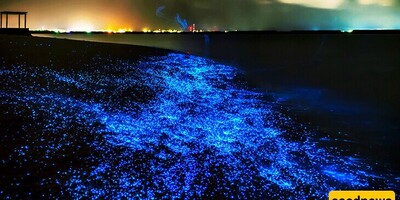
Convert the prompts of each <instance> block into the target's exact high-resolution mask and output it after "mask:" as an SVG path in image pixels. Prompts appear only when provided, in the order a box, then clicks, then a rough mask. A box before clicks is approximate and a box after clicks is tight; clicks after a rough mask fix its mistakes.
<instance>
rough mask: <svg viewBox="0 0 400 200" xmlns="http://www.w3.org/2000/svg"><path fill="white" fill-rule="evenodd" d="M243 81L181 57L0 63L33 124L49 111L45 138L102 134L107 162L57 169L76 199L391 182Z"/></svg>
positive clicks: (278, 193) (258, 193) (299, 190)
mask: <svg viewBox="0 0 400 200" xmlns="http://www.w3.org/2000/svg"><path fill="white" fill-rule="evenodd" d="M99 63H113V64H110V65H104V64H99ZM239 75H240V72H239V71H238V70H237V69H235V68H233V67H230V66H225V65H220V64H217V63H215V62H213V61H211V60H207V59H203V58H200V57H195V56H189V55H184V54H169V55H167V56H157V57H150V58H144V59H143V60H142V61H141V62H139V63H129V62H127V61H115V60H112V59H107V58H101V57H97V58H94V59H93V66H86V67H83V68H82V69H81V70H72V69H71V70H61V71H60V70H59V71H57V70H53V69H50V68H47V67H37V68H35V67H30V68H28V67H22V66H13V67H12V68H6V67H3V68H1V69H0V77H1V78H3V80H6V81H5V86H3V91H1V93H0V97H1V100H2V103H3V104H10V103H11V104H18V105H23V106H26V107H27V108H30V109H31V110H32V116H33V117H35V116H37V115H38V113H45V114H46V116H47V118H46V123H45V127H46V130H43V131H50V132H57V131H60V130H61V131H62V130H63V129H65V128H66V127H68V126H73V125H74V124H80V125H83V126H84V127H86V129H87V130H88V131H89V132H90V133H91V134H96V135H99V136H102V138H103V139H104V140H99V141H95V142H93V143H92V144H90V145H91V146H92V147H93V148H94V149H96V151H97V152H101V154H98V155H97V154H96V155H93V159H96V160H98V162H99V165H97V166H91V170H90V172H87V171H85V170H79V169H70V170H68V171H65V172H60V173H61V174H64V175H65V174H66V175H67V176H68V177H69V180H68V181H66V183H65V187H66V188H67V191H68V192H69V193H70V194H71V195H72V196H73V197H85V196H87V197H94V198H101V197H105V198H107V197H108V198H110V197H113V198H122V197H128V198H135V197H141V198H153V197H161V196H168V197H171V198H195V197H197V198H199V197H202V198H207V197H218V196H219V197H224V198H240V199H243V198H257V199H258V198H278V197H280V198H283V197H286V198H300V199H303V198H305V197H314V198H326V196H327V194H328V192H329V191H330V190H333V189H362V188H368V189H379V188H381V187H383V188H385V189H388V188H391V187H394V186H395V184H394V183H396V181H394V177H392V176H393V175H391V174H387V173H385V174H380V173H378V172H376V171H375V170H374V168H373V167H372V166H369V165H368V164H366V163H367V161H366V160H364V159H360V158H359V156H357V155H353V156H348V155H347V156H346V155H342V150H341V149H332V148H328V147H326V148H325V147H321V146H319V145H318V143H317V142H316V141H317V139H315V138H313V133H312V132H309V131H308V130H307V129H306V127H304V126H303V125H301V124H295V123H293V121H292V120H291V119H290V118H289V117H287V116H285V115H284V114H282V113H280V112H279V111H278V110H276V109H275V108H276V107H275V106H276V105H275V101H274V100H266V98H265V94H262V93H259V92H257V91H254V90H251V89H248V88H247V87H246V86H245V84H244V83H243V82H241V81H240V80H241V79H239V78H238V76H239ZM282 125H286V126H291V128H292V129H290V130H288V129H284V128H281V127H283V126H282ZM66 134H74V133H66ZM294 136H296V137H294ZM293 137H294V138H299V139H290V138H293ZM64 142H65V143H68V141H64ZM57 145H65V144H54V146H51V147H43V148H47V149H49V154H50V155H52V153H51V152H53V154H54V152H56V149H57V148H58V147H57ZM53 156H55V155H53ZM377 181H380V182H382V184H376V182H377Z"/></svg>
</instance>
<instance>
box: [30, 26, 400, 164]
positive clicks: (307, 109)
mask: <svg viewBox="0 0 400 200" xmlns="http://www.w3.org/2000/svg"><path fill="white" fill-rule="evenodd" d="M33 36H35V37H50V38H62V39H69V40H81V41H91V42H104V43H116V44H127V45H139V46H148V47H156V48H163V49H169V50H172V51H177V52H183V53H186V54H191V55H196V56H201V57H205V58H209V59H213V60H215V61H217V62H220V63H222V64H226V65H230V66H234V67H236V68H237V69H238V70H241V71H243V73H244V74H245V77H246V80H247V81H248V84H249V85H250V86H251V87H253V88H255V89H256V90H258V91H261V92H264V93H265V94H267V95H269V96H271V97H273V98H275V99H276V102H277V103H278V104H279V105H280V106H281V108H282V109H283V110H285V112H287V113H288V114H289V115H291V116H292V118H293V119H295V120H296V121H298V122H299V123H304V124H306V125H307V126H308V127H310V129H312V130H314V131H315V132H316V133H318V134H321V137H322V138H323V137H324V136H329V135H331V136H334V137H339V138H342V141H347V142H342V144H338V146H339V148H346V149H350V151H352V152H353V153H354V154H359V155H368V157H369V158H372V160H375V161H376V162H377V163H381V164H382V166H383V167H385V168H387V167H388V166H389V168H390V169H400V164H399V163H400V158H399V157H400V156H399V155H400V150H399V149H400V148H399V147H400V123H399V119H400V115H399V111H400V106H399V105H400V104H399V103H398V102H400V56H398V55H399V53H400V51H399V49H400V42H396V41H400V40H399V37H400V35H398V34H349V33H341V34H337V33H335V34H330V33H321V34H316V33H314V34H307V33H297V34H295V33H291V34H283V33H193V34H192V33H185V34H150V33H146V34H145V33H143V34H90V33H83V34H33Z"/></svg>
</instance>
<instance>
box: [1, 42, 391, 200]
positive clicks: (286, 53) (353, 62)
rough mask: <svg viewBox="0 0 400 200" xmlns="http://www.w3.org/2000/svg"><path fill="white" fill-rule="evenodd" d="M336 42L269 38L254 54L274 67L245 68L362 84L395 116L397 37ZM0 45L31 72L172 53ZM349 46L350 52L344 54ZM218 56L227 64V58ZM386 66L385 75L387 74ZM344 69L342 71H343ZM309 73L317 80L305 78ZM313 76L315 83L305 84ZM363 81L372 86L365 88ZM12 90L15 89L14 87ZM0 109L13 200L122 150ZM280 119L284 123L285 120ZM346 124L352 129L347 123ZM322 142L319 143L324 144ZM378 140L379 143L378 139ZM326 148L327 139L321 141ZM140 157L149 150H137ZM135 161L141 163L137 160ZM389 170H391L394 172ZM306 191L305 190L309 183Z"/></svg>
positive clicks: (4, 181)
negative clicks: (96, 145)
mask: <svg viewBox="0 0 400 200" xmlns="http://www.w3.org/2000/svg"><path fill="white" fill-rule="evenodd" d="M388 39H390V38H388ZM254 40H256V39H254ZM336 40H337V42H332V40H329V41H330V42H329V43H328V44H325V45H328V46H329V47H325V48H324V49H325V50H324V51H319V52H315V51H314V50H315V48H314V47H315V45H319V44H320V43H318V42H316V43H315V44H314V43H313V42H311V43H310V41H308V42H307V40H302V41H300V43H297V42H299V41H297V40H296V41H295V39H293V38H291V39H288V40H284V41H286V43H285V44H282V43H274V42H273V41H274V40H273V39H271V41H270V43H274V46H273V47H274V48H271V47H270V48H266V49H264V48H261V47H259V48H261V49H259V52H263V53H260V55H253V56H265V55H268V56H267V57H265V59H263V60H264V61H265V62H267V63H268V65H270V66H275V67H276V68H272V69H270V70H271V72H273V73H266V72H262V73H260V72H258V73H257V72H251V70H249V71H250V75H249V77H255V76H263V74H264V75H265V74H270V75H268V76H266V77H269V78H271V79H275V80H274V82H273V83H272V84H277V85H279V84H280V83H282V82H284V81H285V80H290V81H292V83H293V84H298V83H299V82H308V83H306V84H311V85H323V86H326V87H328V88H334V89H335V91H336V92H338V93H340V91H343V93H344V96H346V97H347V96H349V95H348V93H351V91H352V90H354V91H358V90H361V92H359V93H357V94H356V97H355V98H356V99H357V98H360V97H361V98H362V97H363V95H366V96H368V95H376V96H375V97H373V101H374V102H376V101H377V102H383V106H384V107H385V109H384V110H385V111H386V110H389V111H390V110H391V109H393V110H392V111H390V115H385V116H390V118H391V119H390V120H393V118H394V119H397V118H396V115H397V114H398V113H397V111H398V104H396V103H395V101H396V100H397V99H399V97H398V96H399V91H397V90H396V88H398V87H399V86H398V85H395V84H396V83H397V82H398V79H397V77H399V76H398V73H399V69H398V68H399V67H398V59H392V58H393V56H394V53H393V52H396V51H398V49H397V48H396V47H397V46H396V45H397V43H396V44H395V45H394V46H389V47H388V48H387V49H386V48H384V46H380V44H381V43H380V42H379V41H368V40H367V41H363V39H361V40H360V39H357V40H351V39H350V38H342V37H341V38H337V39H336ZM343 40H351V42H348V41H347V43H346V41H343ZM355 41H356V42H360V45H364V44H365V45H366V46H367V47H366V48H365V52H359V50H360V46H357V47H356V49H352V45H350V46H341V45H343V44H348V43H350V44H352V43H354V42H355ZM302 42H304V43H302ZM364 42H365V43H364ZM368 42H372V43H374V42H375V46H376V45H377V46H379V48H378V49H375V50H373V51H372V52H371V50H370V49H368V44H370V43H368ZM388 42H390V41H386V43H388ZM393 42H395V41H393ZM220 43H221V44H225V43H226V44H229V41H224V40H221V41H220ZM361 43H362V44H361ZM373 46H374V45H373ZM0 47H1V49H0V65H2V66H5V68H8V69H12V68H13V67H16V66H22V68H26V70H27V71H29V70H30V69H29V68H30V67H32V68H34V67H36V68H40V67H42V66H45V67H46V68H50V69H52V70H54V71H60V72H64V71H66V72H68V71H69V72H73V71H74V70H76V71H85V70H87V71H90V69H96V66H97V65H113V64H114V63H93V58H95V57H100V58H106V59H107V58H112V59H110V60H111V62H114V61H115V59H114V58H116V59H120V60H125V61H126V62H128V63H136V62H137V61H138V60H140V59H141V58H144V57H146V56H157V55H167V54H168V53H170V52H171V51H168V50H163V49H156V48H147V47H139V46H129V45H117V44H112V45H111V44H104V43H89V42H79V41H69V40H59V39H47V38H46V39H45V38H36V37H24V36H4V35H1V36H0ZM241 48H242V49H246V48H251V47H247V46H246V44H243V46H242V47H241ZM211 49H212V50H213V51H218V53H214V55H216V54H223V53H225V54H227V55H225V56H224V57H225V58H231V59H232V62H233V63H232V64H235V65H240V64H241V63H242V64H244V63H245V62H246V61H245V60H246V59H244V58H243V57H238V58H237V59H235V58H234V57H230V56H231V55H235V53H232V54H230V51H231V50H229V48H228V49H226V48H223V49H222V47H221V45H217V46H215V47H212V48H211ZM329 49H331V50H329ZM342 49H344V50H345V51H341V50H342ZM383 49H385V51H383ZM349 52H355V53H354V54H348V53H349ZM314 53H319V54H320V55H311V54H314ZM374 53H377V55H374V57H373V56H371V54H374ZM332 55H335V56H332ZM337 55H339V56H337ZM375 56H377V57H375ZM379 57H383V58H387V59H389V60H381V59H380V58H379ZM216 58H217V57H216ZM251 58H252V57H249V59H248V60H249V61H248V62H249V63H250V64H254V65H256V64H257V63H252V59H251ZM310 58H313V59H315V60H313V61H312V62H309V60H308V59H310ZM217 59H218V58H217ZM303 59H306V60H303ZM336 59H337V60H336ZM222 61H223V62H227V60H222ZM282 63H283V64H282ZM304 63H306V64H304ZM307 63H308V64H307ZM309 63H312V64H309ZM258 64H259V63H258ZM264 64H265V63H264ZM297 64H301V65H303V66H306V68H303V69H296V68H295V67H294V66H296V65H297ZM338 64H339V65H338ZM318 66H323V68H318ZM338 66H339V67H338ZM350 66H355V68H354V69H349V71H346V70H347V69H348V68H349V67H350ZM364 66H368V68H367V69H365V68H363V67H364ZM374 66H375V67H374ZM377 66H382V67H377ZM388 71H389V72H390V73H388ZM364 72H365V73H364ZM371 72H374V73H376V75H377V76H376V77H371V76H370V74H371ZM280 73H281V74H284V76H282V77H279V76H278V75H279V74H280ZM343 74H344V75H345V76H343ZM116 75H118V74H116ZM307 76H310V77H317V78H310V79H308V78H307ZM318 77H319V78H318ZM336 77H341V80H344V81H340V82H335V80H337V78H336ZM354 77H359V78H360V79H359V80H354ZM252 80H253V81H262V79H257V78H255V79H252ZM3 81H4V83H7V84H8V83H9V82H10V83H11V82H12V81H10V80H9V81H7V80H3ZM36 81H37V82H36V83H34V84H43V86H46V80H36ZM313 81H315V82H317V83H314V84H312V83H310V82H313ZM371 83H373V84H371ZM29 84H30V83H29ZM32 84H33V83H32ZM34 84H33V85H34ZM257 84H259V83H257ZM268 84H269V83H268ZM364 84H367V85H369V84H371V85H370V86H367V87H366V86H365V85H364ZM10 87H11V86H10V85H7V86H6V85H3V84H2V85H1V86H0V92H2V91H4V90H8V89H10ZM272 87H276V86H272ZM349 88H350V89H349ZM15 89H16V90H17V89H18V88H15ZM131 90H133V91H134V92H133V94H128V95H127V98H131V100H132V99H135V100H136V101H139V102H146V101H148V100H150V99H151V98H152V94H151V92H149V93H147V95H143V94H141V93H140V91H147V89H146V88H140V91H139V90H135V89H134V88H131ZM57 91H58V92H60V93H63V94H67V95H70V96H73V97H75V98H78V99H79V98H91V97H90V95H89V96H86V94H85V91H80V90H76V89H71V88H69V86H66V87H65V88H63V85H61V86H59V87H57ZM149 94H150V95H149ZM110 95H111V94H110ZM123 95H124V94H121V97H123V98H125V97H124V96H123ZM129 95H130V96H129ZM295 95H296V94H295ZM116 101H119V102H120V103H121V102H122V104H123V101H122V100H120V99H116ZM290 103H291V104H292V105H291V106H293V104H294V105H296V101H294V102H289V104H290ZM285 106H288V105H283V110H285V109H286V107H285ZM386 106H388V107H389V109H387V108H386ZM0 107H1V108H0V111H1V113H0V128H1V130H2V131H3V133H2V136H1V137H0V138H1V145H2V146H3V147H2V151H1V153H0V156H1V159H2V160H3V163H1V165H0V166H1V168H0V171H1V172H2V175H1V176H2V177H1V181H0V188H1V189H2V190H0V192H4V193H5V194H6V195H7V196H11V197H15V198H20V197H22V198H23V197H27V196H31V197H34V198H38V197H40V196H42V197H47V198H52V197H58V196H67V197H68V196H69V195H71V194H69V193H68V191H67V190H68V187H66V186H65V184H66V183H67V182H68V181H69V178H70V177H69V174H61V175H60V174H59V172H60V171H68V170H71V169H75V170H80V171H87V172H88V173H89V172H90V171H91V170H93V169H92V168H91V167H92V166H96V165H98V164H99V163H98V161H97V160H95V159H93V158H96V156H97V154H105V153H110V154H111V153H115V152H117V154H118V152H124V151H126V149H125V148H124V147H115V148H112V149H111V150H110V152H103V151H101V150H98V149H94V148H93V146H91V145H90V144H91V143H93V142H99V143H102V142H104V139H103V138H102V137H100V136H96V135H94V134H92V133H91V132H90V127H89V128H88V127H82V124H79V123H76V124H75V125H73V126H68V127H64V130H63V131H60V132H49V131H47V132H46V131H43V130H46V127H44V126H45V124H46V123H44V121H46V120H48V119H47V117H48V116H46V113H39V114H38V115H36V116H35V114H34V113H32V110H31V109H29V107H26V106H24V105H16V104H2V105H0ZM294 109H295V107H294ZM290 113H291V111H290V109H288V110H287V113H286V114H288V115H290ZM311 113H312V112H311ZM308 114H310V113H307V112H306V113H305V114H304V115H303V116H302V117H301V118H300V119H296V120H297V121H300V122H305V123H307V122H309V121H313V120H314V121H317V122H318V120H315V119H312V118H315V116H309V117H310V119H308V118H307V115H308ZM33 116H34V117H33ZM329 119H331V118H328V120H329ZM282 123H283V124H284V122H282ZM327 123H329V122H327ZM350 123H351V122H350ZM101 126H102V125H101V124H93V127H101ZM282 126H285V125H282ZM349 127H351V125H350V126H349ZM284 128H286V129H288V130H289V131H288V132H290V131H297V130H296V128H293V130H291V128H292V127H284ZM64 133H69V134H68V135H69V136H68V138H67V139H66V140H69V141H72V142H71V143H68V144H69V145H63V146H62V147H61V148H60V149H58V150H57V151H56V153H57V154H56V155H53V156H52V157H51V159H48V158H47V156H48V155H47V153H46V151H45V149H46V147H47V146H51V145H53V144H61V143H63V142H65V141H64V140H61V139H60V138H63V137H61V136H62V135H63V134H64ZM71 133H73V134H71ZM350 133H351V131H350ZM320 134H321V135H318V136H317V137H321V138H322V137H324V135H323V134H324V132H322V133H320ZM346 134H348V133H346ZM346 134H344V135H345V136H343V138H341V139H343V140H346V139H348V138H349V137H347V136H346ZM358 134H360V133H358ZM293 137H294V138H290V140H295V141H297V140H299V141H303V140H304V138H303V137H302V136H300V137H299V138H296V137H295V136H293ZM326 137H328V138H329V137H330V135H327V136H326ZM332 137H334V138H335V137H342V136H340V135H339V136H337V135H336V136H332ZM350 138H351V137H350ZM397 138H398V137H397ZM64 139H65V138H64ZM60 140H61V141H60ZM333 143H334V142H333ZM394 144H398V141H397V140H396V141H394ZM321 145H324V144H323V142H322V144H321ZM341 145H342V144H339V145H337V146H339V147H344V148H345V147H346V146H349V145H350V146H351V145H352V144H351V143H349V144H347V143H346V144H343V146H341ZM356 145H358V147H356V148H355V150H354V149H352V150H349V152H345V153H348V154H349V155H351V154H353V153H354V152H353V151H357V148H360V152H363V153H365V151H368V150H370V149H372V150H374V151H377V149H376V148H377V147H376V146H374V148H370V147H368V143H367V144H357V143H356ZM380 145H381V146H384V144H380ZM24 146H29V148H31V149H29V151H28V149H26V151H24V149H23V148H22V150H21V147H24ZM326 146H329V145H328V144H327V145H326ZM43 147H44V148H43ZM378 147H379V146H378ZM382 149H384V151H382V153H379V152H376V153H375V152H374V155H375V157H374V156H373V159H377V160H379V159H378V158H376V157H379V156H384V155H382V154H388V152H390V151H392V152H393V153H394V154H392V155H386V156H388V157H389V158H390V159H392V161H390V162H389V163H386V164H388V166H390V168H389V169H390V171H394V170H393V169H395V167H393V166H395V163H393V160H397V158H396V155H397V154H396V153H397V152H398V149H396V148H395V146H393V145H390V147H382ZM396 151H397V152H396ZM24 154H29V158H26V157H24ZM361 154H362V153H361ZM139 155H142V154H141V153H137V155H136V157H138V156H139ZM143 155H147V154H145V153H144V152H143ZM139 157H140V156H139ZM143 157H144V159H148V158H146V157H145V156H143ZM140 158H141V157H140ZM383 160H384V159H383ZM379 161H382V160H379ZM136 164H137V165H140V163H136ZM382 168H385V166H382ZM376 169H378V170H381V169H379V166H378V167H376ZM382 170H383V169H382ZM218 173H219V172H218ZM393 173H394V174H396V173H397V172H393ZM397 179H398V178H397ZM99 184H100V183H99ZM372 184H373V185H374V186H376V187H377V188H381V187H385V184H384V183H382V182H381V181H380V180H378V181H376V180H373V183H372ZM274 187H275V186H273V187H272V191H274V190H277V191H278V190H279V188H278V187H276V188H274ZM391 187H392V186H391ZM348 189H351V188H348ZM304 190H305V191H307V190H308V189H304ZM212 194H213V193H210V195H212ZM1 195H2V194H1V193H0V197H1ZM107 195H108V197H110V196H109V195H110V194H106V195H105V196H106V197H107ZM215 195H222V193H221V194H219V193H218V194H215ZM288 197H290V195H288ZM314 197H315V196H314Z"/></svg>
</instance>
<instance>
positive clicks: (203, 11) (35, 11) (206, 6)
mask: <svg viewBox="0 0 400 200" xmlns="http://www.w3.org/2000/svg"><path fill="white" fill-rule="evenodd" d="M0 10H2V11H4V10H12V11H14V10H15V11H28V12H29V16H28V26H29V28H31V29H40V28H44V29H66V30H89V29H90V30H106V29H113V30H118V29H122V28H126V29H133V30H143V29H144V28H150V29H158V28H161V29H167V28H172V29H180V27H181V26H180V25H179V23H178V22H177V21H176V17H177V15H179V17H180V18H181V19H182V20H186V21H187V23H188V24H193V23H195V24H196V26H197V28H202V29H207V30H210V29H213V30H226V29H227V30H236V29H237V30H266V29H277V30H293V29H308V30H317V29H342V30H345V29H379V28H384V29H394V28H395V29H400V3H399V1H398V0H63V1H60V0H0ZM157 11H158V12H157ZM16 20H17V18H16V17H14V18H12V19H11V22H10V24H12V25H16V24H17V22H16Z"/></svg>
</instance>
